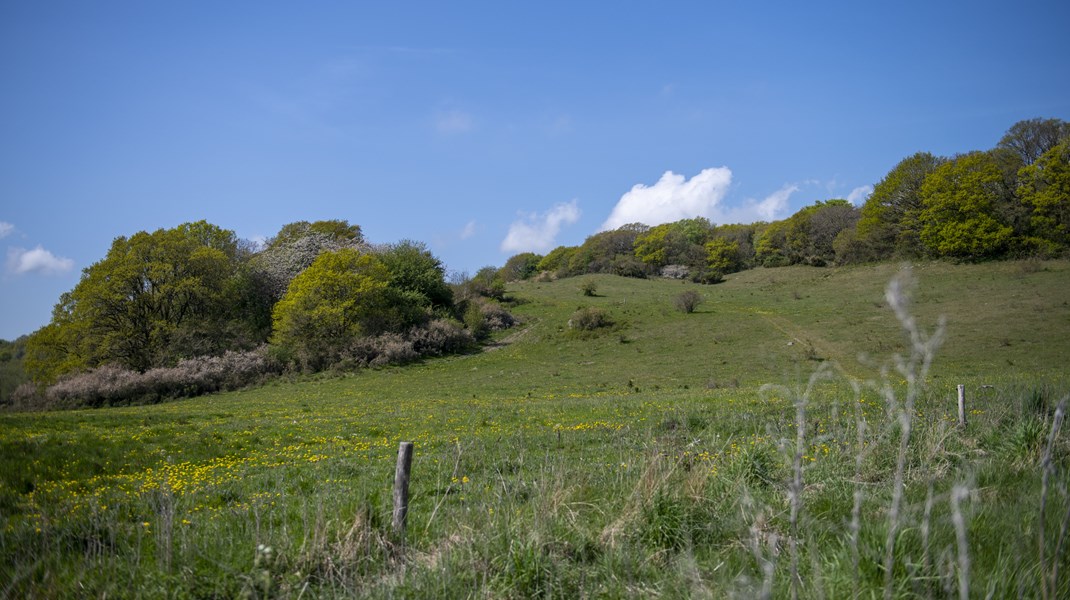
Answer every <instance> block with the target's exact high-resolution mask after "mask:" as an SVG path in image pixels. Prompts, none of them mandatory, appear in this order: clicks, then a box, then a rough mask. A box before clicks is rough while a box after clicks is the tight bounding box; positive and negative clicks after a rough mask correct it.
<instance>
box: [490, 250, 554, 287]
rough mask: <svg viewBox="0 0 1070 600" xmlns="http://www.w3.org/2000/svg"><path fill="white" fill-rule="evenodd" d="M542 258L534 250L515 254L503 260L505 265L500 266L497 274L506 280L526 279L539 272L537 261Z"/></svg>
mask: <svg viewBox="0 0 1070 600" xmlns="http://www.w3.org/2000/svg"><path fill="white" fill-rule="evenodd" d="M542 259H543V257H542V256H541V255H538V254H535V253H534V252H522V253H520V254H516V255H514V256H511V257H509V260H507V261H505V266H503V267H502V268H501V271H499V273H498V275H499V276H500V277H501V278H502V279H503V280H504V281H506V282H509V281H521V280H524V279H528V278H530V277H531V276H532V275H534V274H536V273H538V272H539V263H540V262H541V261H542Z"/></svg>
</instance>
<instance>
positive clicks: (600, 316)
mask: <svg viewBox="0 0 1070 600" xmlns="http://www.w3.org/2000/svg"><path fill="white" fill-rule="evenodd" d="M568 326H569V329H574V330H577V331H595V330H597V329H603V328H606V327H612V326H613V319H611V318H610V316H609V314H608V313H606V311H604V310H602V309H601V308H595V307H592V306H588V307H586V308H581V309H579V310H577V311H576V312H574V313H572V318H571V319H569V320H568Z"/></svg>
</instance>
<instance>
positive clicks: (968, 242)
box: [918, 152, 1014, 260]
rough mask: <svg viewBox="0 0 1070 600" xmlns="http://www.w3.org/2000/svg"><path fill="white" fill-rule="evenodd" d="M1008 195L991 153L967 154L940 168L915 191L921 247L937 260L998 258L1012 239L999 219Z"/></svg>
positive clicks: (1010, 233)
mask: <svg viewBox="0 0 1070 600" xmlns="http://www.w3.org/2000/svg"><path fill="white" fill-rule="evenodd" d="M1011 193H1012V188H1011V186H1010V185H1009V183H1008V182H1007V180H1006V176H1005V173H1004V169H1003V168H1002V167H1001V165H1000V163H999V162H998V160H997V157H996V156H995V155H993V154H992V153H988V152H973V153H970V154H966V155H964V156H960V157H958V158H956V159H954V160H952V161H950V162H946V163H944V164H942V165H940V166H939V167H937V168H936V169H935V170H934V171H933V172H932V173H931V174H930V175H929V176H928V177H926V179H925V182H924V183H923V184H922V186H921V190H920V196H921V199H922V210H921V212H920V214H919V215H918V224H919V226H920V230H919V237H920V239H921V242H922V244H924V246H925V248H926V250H927V251H928V252H929V253H930V254H932V255H934V256H939V257H949V258H957V259H967V260H977V259H983V258H993V257H996V256H998V255H1000V254H1001V253H1002V252H1004V251H1005V250H1006V249H1007V248H1008V247H1009V246H1010V244H1011V241H1012V237H1013V235H1014V230H1013V228H1012V227H1011V226H1010V224H1009V223H1007V222H1005V221H1004V220H1003V215H1002V214H1001V208H1002V207H1003V205H1004V204H1006V203H1008V200H1009V198H1010V197H1011Z"/></svg>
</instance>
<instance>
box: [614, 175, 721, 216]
mask: <svg viewBox="0 0 1070 600" xmlns="http://www.w3.org/2000/svg"><path fill="white" fill-rule="evenodd" d="M731 184H732V171H731V170H730V169H729V168H728V167H717V168H713V169H705V170H703V171H702V172H701V173H699V174H698V175H695V176H694V177H692V178H691V179H687V178H685V177H684V176H683V175H677V174H676V173H673V172H672V171H666V172H665V174H664V175H662V176H661V179H659V180H658V182H657V183H655V184H654V185H652V186H646V185H643V184H641V183H639V184H636V185H635V186H633V187H632V189H631V190H629V191H628V192H626V193H625V194H624V195H623V196H621V197H620V200H619V201H618V202H617V205H616V206H615V207H613V212H611V213H610V215H609V218H608V219H606V222H605V223H603V224H602V231H606V230H609V229H616V228H618V227H620V226H621V225H627V224H628V223H644V224H646V225H660V224H662V223H671V222H673V221H679V220H680V219H690V218H694V217H707V218H713V217H715V216H716V215H717V207H718V205H719V204H720V203H721V201H722V200H723V199H724V197H725V194H726V193H728V188H729V187H730V186H731Z"/></svg>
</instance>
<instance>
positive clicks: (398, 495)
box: [393, 442, 412, 537]
mask: <svg viewBox="0 0 1070 600" xmlns="http://www.w3.org/2000/svg"><path fill="white" fill-rule="evenodd" d="M411 471H412V442H401V445H400V446H398V464H397V467H396V468H395V469H394V521H393V526H394V533H395V534H397V535H398V536H399V537H404V535H405V520H406V518H407V517H408V514H409V474H410V472H411Z"/></svg>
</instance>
